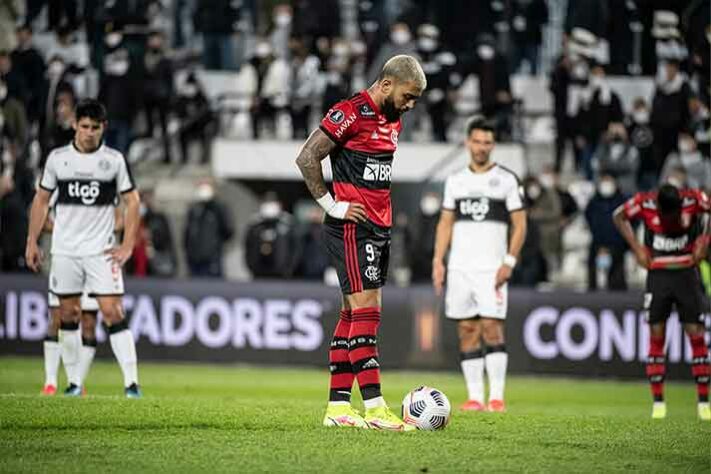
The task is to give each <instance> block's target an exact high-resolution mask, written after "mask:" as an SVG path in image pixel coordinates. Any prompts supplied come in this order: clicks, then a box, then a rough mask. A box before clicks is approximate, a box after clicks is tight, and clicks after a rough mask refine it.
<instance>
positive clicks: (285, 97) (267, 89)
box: [252, 40, 291, 139]
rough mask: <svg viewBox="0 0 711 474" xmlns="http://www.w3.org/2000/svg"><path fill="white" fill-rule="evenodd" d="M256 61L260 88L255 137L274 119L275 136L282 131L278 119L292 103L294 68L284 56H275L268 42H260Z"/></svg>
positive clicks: (254, 116) (254, 127) (254, 126)
mask: <svg viewBox="0 0 711 474" xmlns="http://www.w3.org/2000/svg"><path fill="white" fill-rule="evenodd" d="M254 54H255V58H254V62H253V64H254V65H255V68H256V70H257V76H258V77H259V91H258V93H257V97H255V99H254V106H253V110H252V132H253V137H254V138H255V139H257V138H259V137H260V136H261V132H262V126H263V125H264V123H265V121H266V122H270V125H272V127H273V130H274V135H277V134H278V131H279V129H278V123H277V121H278V119H279V118H280V117H281V114H282V113H284V112H286V110H287V107H288V105H289V94H290V91H291V87H290V84H289V81H290V75H291V71H290V67H289V63H288V62H287V61H286V60H285V59H284V58H276V57H274V52H273V51H272V47H271V45H270V44H269V42H267V41H264V40H262V41H260V42H259V43H258V44H257V46H256V47H255V51H254Z"/></svg>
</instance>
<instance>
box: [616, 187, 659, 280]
mask: <svg viewBox="0 0 711 474" xmlns="http://www.w3.org/2000/svg"><path fill="white" fill-rule="evenodd" d="M633 199H634V198H633ZM612 221H613V222H614V223H615V227H617V230H619V231H620V234H621V235H622V237H623V238H624V239H625V241H626V242H627V245H629V246H630V248H631V249H632V251H633V252H634V255H635V257H636V258H637V262H638V263H639V264H640V265H641V266H642V267H643V268H649V265H650V264H651V258H650V256H649V253H647V250H646V249H645V248H644V246H643V245H642V244H640V243H639V241H638V240H637V237H636V236H635V235H634V229H632V224H631V223H630V220H629V218H628V217H627V212H626V211H625V205H624V204H623V205H622V206H619V207H618V208H617V209H615V212H614V213H613V214H612Z"/></svg>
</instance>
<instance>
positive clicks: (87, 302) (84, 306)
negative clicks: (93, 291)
mask: <svg viewBox="0 0 711 474" xmlns="http://www.w3.org/2000/svg"><path fill="white" fill-rule="evenodd" d="M47 304H48V305H49V307H50V308H59V297H58V296H57V295H55V294H54V293H52V292H51V291H50V292H49V293H48V294H47ZM81 310H82V311H99V302H98V301H96V298H92V297H91V296H89V295H87V294H86V293H82V295H81Z"/></svg>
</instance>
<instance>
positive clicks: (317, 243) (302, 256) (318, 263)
mask: <svg viewBox="0 0 711 474" xmlns="http://www.w3.org/2000/svg"><path fill="white" fill-rule="evenodd" d="M322 221H323V210H321V208H320V207H319V206H318V205H316V204H313V203H312V202H309V203H308V205H307V207H306V209H305V212H304V222H302V223H301V224H300V225H299V228H298V229H297V234H298V237H297V238H298V240H299V244H298V248H299V251H298V254H299V261H298V263H297V265H296V270H295V271H294V276H296V277H298V278H304V279H307V280H323V278H324V273H325V271H326V269H327V268H328V266H329V260H328V255H327V254H326V252H325V250H324V249H325V247H324V243H323V231H322V228H321V227H322V226H321V223H322Z"/></svg>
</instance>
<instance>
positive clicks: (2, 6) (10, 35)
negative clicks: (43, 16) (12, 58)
mask: <svg viewBox="0 0 711 474" xmlns="http://www.w3.org/2000/svg"><path fill="white" fill-rule="evenodd" d="M25 1H26V0H4V1H2V2H0V50H6V51H12V50H13V49H15V48H16V47H17V38H15V27H16V26H17V23H18V21H20V19H21V18H22V16H23V15H24V13H25Z"/></svg>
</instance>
